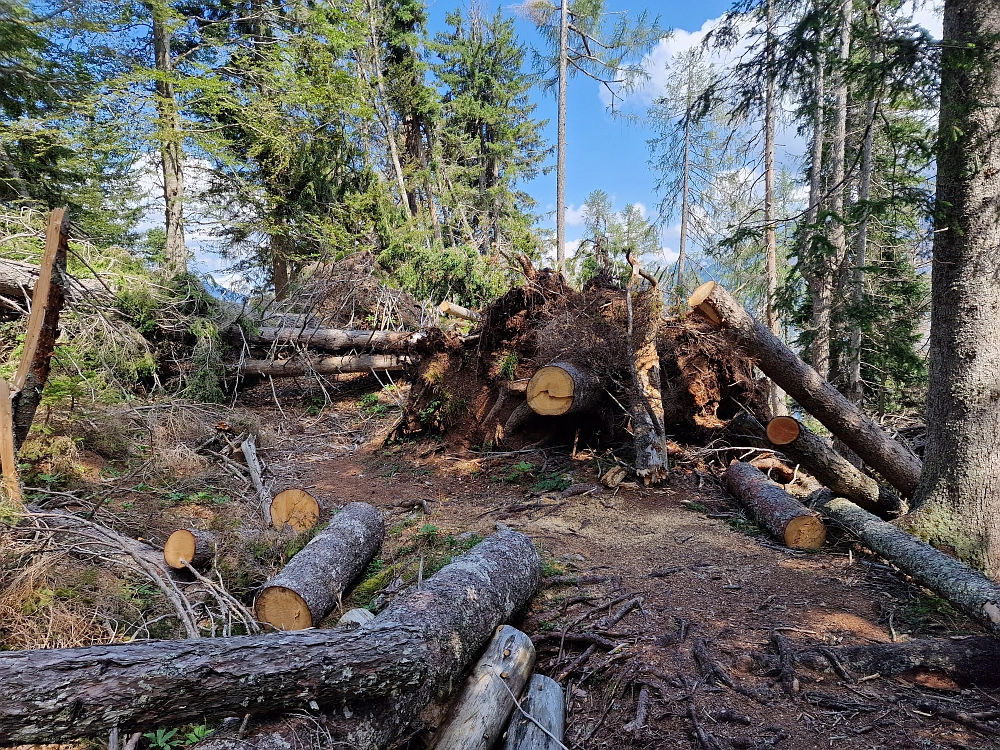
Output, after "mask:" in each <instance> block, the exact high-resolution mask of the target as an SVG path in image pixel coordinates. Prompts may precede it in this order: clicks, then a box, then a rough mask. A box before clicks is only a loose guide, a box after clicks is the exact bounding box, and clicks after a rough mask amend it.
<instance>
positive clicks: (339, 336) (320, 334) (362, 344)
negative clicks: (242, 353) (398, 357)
mask: <svg viewBox="0 0 1000 750" xmlns="http://www.w3.org/2000/svg"><path fill="white" fill-rule="evenodd" d="M426 337H427V332H426V331H417V332H416V333H414V332H413V331H355V330H352V329H347V328H261V329H260V332H259V333H257V334H256V335H254V336H251V337H250V341H251V342H252V343H259V344H272V343H279V344H301V345H302V346H308V347H313V348H315V349H324V350H327V351H337V350H339V349H380V350H382V351H391V350H400V349H408V348H410V347H413V346H415V345H416V344H418V343H419V342H420V341H421V340H422V339H424V338H426Z"/></svg>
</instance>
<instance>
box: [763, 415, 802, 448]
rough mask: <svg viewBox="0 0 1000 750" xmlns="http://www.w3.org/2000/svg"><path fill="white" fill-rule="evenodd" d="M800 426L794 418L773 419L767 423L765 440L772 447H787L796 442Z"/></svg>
mask: <svg viewBox="0 0 1000 750" xmlns="http://www.w3.org/2000/svg"><path fill="white" fill-rule="evenodd" d="M801 433H802V426H801V425H800V424H799V421H798V420H797V419H796V418H795V417H775V418H774V419H772V420H771V421H770V422H768V423H767V439H768V440H770V441H771V442H772V443H773V444H774V445H788V444H790V443H794V442H795V441H796V440H798V438H799V435H800V434H801Z"/></svg>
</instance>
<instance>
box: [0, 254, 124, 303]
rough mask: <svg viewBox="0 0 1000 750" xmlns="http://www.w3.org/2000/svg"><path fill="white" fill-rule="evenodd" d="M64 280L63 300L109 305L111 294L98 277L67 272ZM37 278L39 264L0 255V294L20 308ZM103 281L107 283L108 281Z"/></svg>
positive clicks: (27, 299)
mask: <svg viewBox="0 0 1000 750" xmlns="http://www.w3.org/2000/svg"><path fill="white" fill-rule="evenodd" d="M65 279H66V285H65V288H64V291H65V293H66V300H67V301H68V302H70V303H73V304H77V303H80V302H84V301H91V302H94V303H99V304H101V305H109V304H111V303H112V302H113V301H114V295H113V294H112V293H111V292H109V291H108V287H106V286H105V285H104V284H102V283H101V282H100V281H98V280H97V279H77V278H75V277H73V276H69V275H68V274H67V275H66V276H65ZM37 281H38V266H36V265H33V264H31V263H22V262H21V261H17V260H9V259H6V258H0V295H2V296H4V297H9V298H10V299H11V300H12V301H14V302H15V303H17V305H18V306H19V307H20V308H21V309H24V310H26V309H27V308H28V301H29V300H30V299H31V294H32V292H34V290H35V282H37ZM105 283H108V285H109V286H110V283H109V282H105Z"/></svg>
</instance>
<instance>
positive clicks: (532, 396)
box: [525, 361, 601, 416]
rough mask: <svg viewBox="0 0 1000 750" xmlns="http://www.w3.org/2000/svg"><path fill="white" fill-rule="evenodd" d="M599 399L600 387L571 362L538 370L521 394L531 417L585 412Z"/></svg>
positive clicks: (583, 369) (582, 369)
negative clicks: (532, 415)
mask: <svg viewBox="0 0 1000 750" xmlns="http://www.w3.org/2000/svg"><path fill="white" fill-rule="evenodd" d="M600 397H601V383H600V380H598V378H596V377H595V376H594V375H592V374H591V373H590V372H589V371H588V370H587V369H585V368H583V367H580V366H578V365H575V364H573V363H572V362H563V361H560V362H550V363H549V364H547V365H545V366H544V367H542V368H540V369H538V370H537V371H536V372H535V374H534V375H532V376H531V380H529V381H528V386H527V389H526V391H525V399H526V400H527V403H528V406H530V407H531V410H532V411H533V412H535V414H541V415H542V416H560V415H563V414H574V413H580V412H584V411H587V410H588V409H590V408H592V407H593V406H594V405H595V404H596V403H597V401H598V400H599V399H600Z"/></svg>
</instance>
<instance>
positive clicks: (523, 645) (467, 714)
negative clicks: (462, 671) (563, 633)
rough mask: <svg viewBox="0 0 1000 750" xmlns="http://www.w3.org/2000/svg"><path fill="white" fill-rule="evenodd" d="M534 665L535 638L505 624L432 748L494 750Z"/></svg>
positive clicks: (467, 681)
mask: <svg viewBox="0 0 1000 750" xmlns="http://www.w3.org/2000/svg"><path fill="white" fill-rule="evenodd" d="M534 665H535V646H534V644H533V643H532V642H531V639H530V638H529V637H528V636H526V635H525V634H524V633H522V632H521V631H520V630H517V629H516V628H512V627H511V626H510V625H501V626H500V628H499V629H498V630H497V634H496V635H495V636H493V640H492V641H491V642H490V645H489V646H488V647H487V648H486V653H484V654H483V655H482V657H480V659H479V661H478V662H477V663H476V666H475V667H473V669H472V674H471V675H469V677H468V679H467V680H466V682H465V688H464V689H463V690H462V692H461V693H460V694H459V696H458V698H456V699H455V702H454V704H453V705H452V707H451V710H450V711H449V713H448V717H447V718H446V719H445V721H444V723H443V724H442V725H441V727H440V728H439V729H438V730H437V732H435V733H434V739H433V740H432V741H431V744H430V748H429V750H490V748H492V747H493V746H494V745H496V744H497V740H499V738H500V736H501V735H502V734H503V730H504V727H505V726H507V721H508V719H510V715H511V712H512V711H513V710H514V702H515V701H516V700H517V699H518V697H519V696H520V695H521V691H522V690H524V686H525V684H526V683H527V682H528V678H529V677H531V670H532V668H533V667H534Z"/></svg>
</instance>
